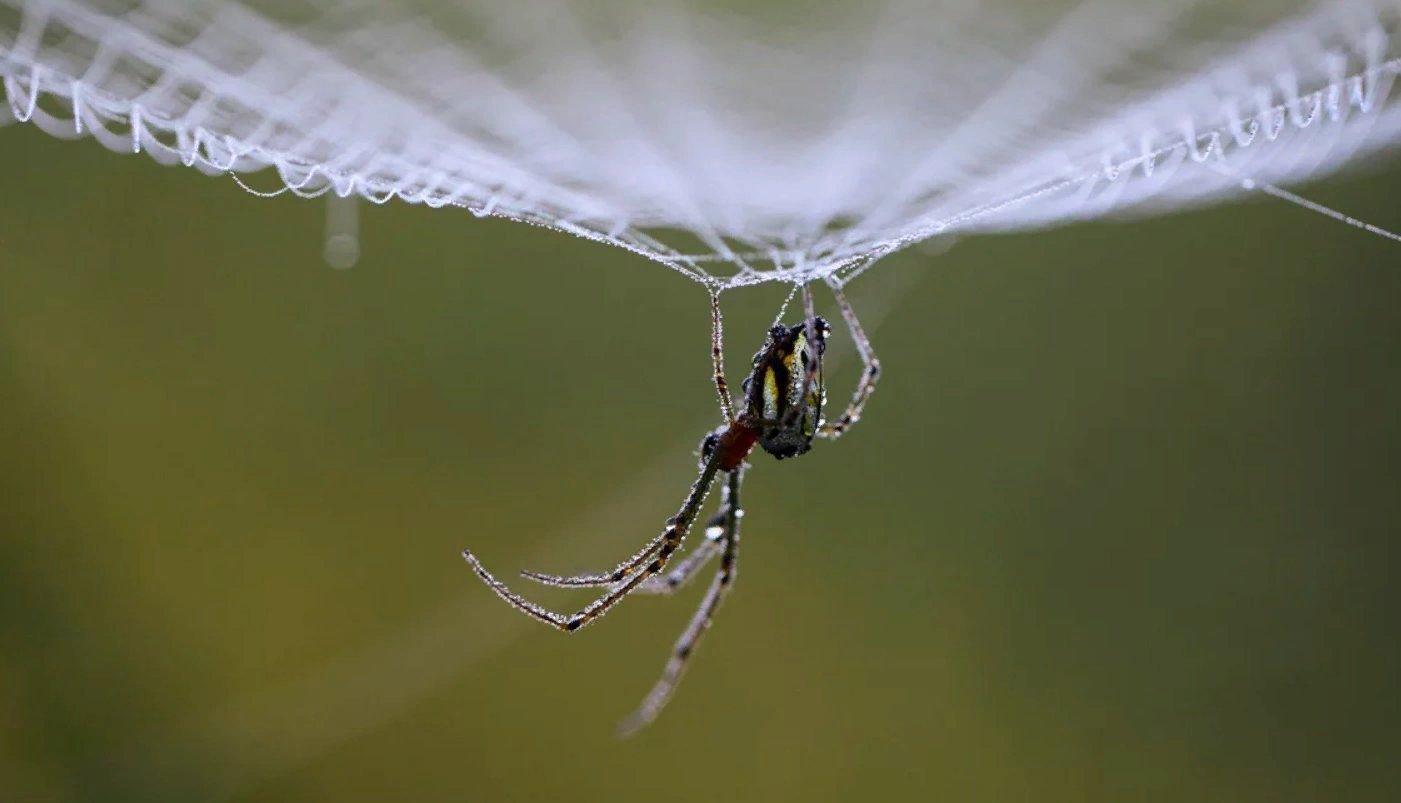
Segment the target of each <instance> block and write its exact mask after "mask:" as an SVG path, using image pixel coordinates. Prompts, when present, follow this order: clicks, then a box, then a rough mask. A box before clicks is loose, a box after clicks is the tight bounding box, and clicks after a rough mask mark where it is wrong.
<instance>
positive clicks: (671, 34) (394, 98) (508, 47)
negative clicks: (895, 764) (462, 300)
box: [0, 0, 1401, 287]
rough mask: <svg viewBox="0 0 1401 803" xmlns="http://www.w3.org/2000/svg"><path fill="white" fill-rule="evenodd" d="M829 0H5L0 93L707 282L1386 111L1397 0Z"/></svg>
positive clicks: (43, 114) (200, 153)
mask: <svg viewBox="0 0 1401 803" xmlns="http://www.w3.org/2000/svg"><path fill="white" fill-rule="evenodd" d="M830 5H832V4H829V3H820V2H798V1H795V2H788V3H784V4H779V5H777V6H775V7H774V8H773V10H768V11H754V10H752V9H749V8H748V7H747V4H740V3H734V4H726V5H725V6H724V7H722V4H720V3H715V2H711V3H702V2H697V1H696V0H687V1H686V2H680V1H679V0H607V1H605V2H593V3H587V4H586V3H578V2H569V1H568V0H511V1H510V2H506V1H505V0H466V1H465V2H454V3H447V2H431V1H430V0H417V2H402V1H401V2H393V1H391V0H385V1H384V2H376V1H375V0H300V1H299V2H288V0H255V1H254V2H232V1H229V2H224V1H222V0H221V1H219V2H209V1H208V0H148V1H146V2H141V1H139V0H86V1H85V2H78V1H77V0H28V1H26V0H0V78H3V87H4V94H5V96H6V99H7V101H8V103H7V104H5V105H4V106H0V121H6V120H9V121H13V120H18V121H27V122H30V123H33V124H35V125H38V126H39V127H41V128H42V129H43V130H45V131H47V132H49V133H51V134H54V135H56V136H63V137H74V136H91V137H94V138H96V139H97V140H99V141H100V142H102V143H103V144H104V145H106V146H107V147H109V148H111V149H113V150H116V151H126V152H131V151H137V152H140V153H144V154H146V155H148V156H150V157H152V158H154V159H156V160H157V161H160V162H162V163H166V164H181V163H183V164H185V165H190V166H194V167H197V168H200V169H202V170H205V171H206V172H210V173H224V172H234V173H238V174H243V176H244V180H245V181H246V182H247V183H248V184H249V185H252V186H257V187H265V188H268V189H271V190H277V191H285V192H293V193H297V194H299V195H320V194H324V193H328V192H331V193H336V194H339V195H358V196H361V197H363V198H365V199H368V200H370V201H374V202H387V201H390V200H394V199H398V200H402V201H407V202H410V203H421V204H427V205H430V206H450V207H461V208H466V209H468V210H470V211H472V212H473V213H475V214H477V215H498V216H504V217H509V218H513V219H518V220H522V221H526V222H530V223H535V224H539V225H545V226H550V227H553V228H557V229H562V230H564V231H568V232H571V233H574V234H577V235H580V236H585V237H589V238H591V239H595V240H599V241H603V242H607V243H611V244H614V245H618V246H621V247H624V248H627V249H630V250H632V251H633V252H635V253H637V254H640V255H643V256H646V257H648V258H651V259H654V260H656V261H658V262H661V263H664V264H666V265H668V266H670V267H672V268H674V269H677V270H679V271H681V272H683V273H685V274H687V275H688V276H690V277H691V278H694V279H697V280H700V281H703V282H706V283H710V284H713V285H715V286H718V287H728V286H735V285H742V284H751V283H755V282H760V281H766V280H775V279H777V280H793V279H797V278H818V277H822V278H828V279H830V280H833V281H842V280H844V279H845V278H849V276H850V275H852V274H853V273H854V272H856V271H859V270H860V269H862V268H863V267H864V266H865V265H867V264H869V263H870V262H872V261H873V260H874V259H876V258H878V257H880V256H882V255H884V254H888V253H891V252H892V251H895V250H897V249H899V248H901V247H904V246H906V245H909V244H912V243H916V242H919V241H921V240H925V239H928V238H931V237H938V236H947V235H952V234H955V233H959V232H969V231H982V232H993V231H1007V230H1016V229H1025V228H1028V227H1035V226H1048V225H1054V224H1058V223H1061V222H1064V221H1069V220H1077V219H1086V218H1094V217H1098V216H1103V215H1109V214H1122V213H1135V214H1142V213H1148V212H1153V211H1159V210H1170V209H1176V208H1182V207H1185V206H1189V205H1194V204H1201V203H1205V202H1214V201H1218V200H1221V199H1226V198H1229V197H1231V196H1233V195H1238V194H1240V193H1242V192H1244V191H1245V190H1244V189H1243V188H1242V187H1243V185H1247V186H1248V185H1249V184H1250V183H1251V182H1257V183H1258V182H1268V183H1272V184H1289V183H1293V182H1298V181H1301V180H1303V179H1306V178H1310V177H1314V176H1318V175H1322V174H1326V173H1328V172H1331V171H1335V170H1337V169H1339V168H1342V167H1344V166H1347V165H1349V164H1357V163H1360V162H1362V161H1363V160H1365V159H1367V158H1368V157H1369V156H1370V155H1372V154H1374V153H1375V152H1376V151H1378V150H1380V149H1382V148H1385V147H1388V146H1391V145H1393V144H1395V143H1396V142H1397V140H1398V138H1401V109H1398V104H1397V103H1395V102H1394V101H1392V99H1391V95H1390V90H1391V87H1392V83H1393V80H1394V78H1395V76H1396V73H1397V72H1398V69H1401V34H1398V32H1397V24H1398V22H1401V0H1334V2H1322V3H1318V2H1312V3H1311V2H1305V1H1304V0H1231V2H1229V3H1226V2H1220V1H1219V0H1211V1H1210V2H1208V1H1207V0H1156V1H1155V2H1153V3H1145V2H1141V1H1140V0H1103V1H1101V2H1096V1H1095V0H1087V1H1086V2H1066V0H986V2H976V0H945V1H944V2H938V3H916V2H906V0H873V2H870V3H862V4H851V5H850V6H849V7H848V8H845V9H844V10H840V11H834V10H832V9H831V8H829V6H830ZM250 174H253V175H250ZM448 213H450V212H444V214H448Z"/></svg>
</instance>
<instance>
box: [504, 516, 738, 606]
mask: <svg viewBox="0 0 1401 803" xmlns="http://www.w3.org/2000/svg"><path fill="white" fill-rule="evenodd" d="M725 515H726V513H725V509H724V508H723V507H722V508H721V509H720V511H719V512H717V513H716V514H715V515H714V516H711V517H710V519H709V520H708V521H706V523H705V529H706V532H707V533H708V532H710V531H711V530H712V529H713V528H716V527H721V526H722V525H723V524H724V522H725ZM719 552H720V547H719V545H718V544H716V543H715V542H714V541H712V540H710V539H709V538H707V539H706V540H705V541H703V542H701V543H700V544H699V545H697V546H696V548H695V549H692V550H691V551H690V553H688V554H687V555H686V557H685V559H683V560H682V561H681V562H680V563H677V564H676V568H674V569H672V570H671V571H670V572H669V573H667V575H666V576H664V577H663V576H661V575H655V576H652V577H649V578H647V580H646V582H644V583H642V585H640V586H638V587H637V588H636V589H634V590H633V593H635V594H670V593H672V592H673V591H675V590H676V589H677V588H680V587H681V586H683V585H685V584H686V582H687V581H689V580H690V579H691V575H692V574H694V573H695V571H696V570H697V569H699V568H700V567H701V566H703V565H704V564H705V563H706V562H707V561H708V560H710V559H711V558H713V557H715V555H717V554H719ZM521 576H522V577H526V578H528V579H531V580H534V581H535V582H537V583H540V584H541V585H547V586H556V587H560V588H579V587H599V586H603V587H611V586H617V585H620V583H618V582H612V581H609V580H608V579H607V578H604V577H602V576H599V578H600V579H599V580H598V581H597V582H592V583H584V582H581V580H583V579H586V578H587V577H588V575H580V576H578V577H556V576H555V575H552V574H542V573H540V572H531V571H522V572H521Z"/></svg>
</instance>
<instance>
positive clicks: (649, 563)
mask: <svg viewBox="0 0 1401 803" xmlns="http://www.w3.org/2000/svg"><path fill="white" fill-rule="evenodd" d="M720 458H721V454H720V452H719V450H716V451H714V452H713V453H712V454H710V455H709V457H708V458H707V460H706V462H705V464H704V465H703V466H702V467H701V473H700V476H699V477H697V478H696V481H695V483H693V484H692V485H691V492H690V494H688V495H687V497H686V501H685V502H684V503H683V504H682V505H681V509H680V510H679V511H678V512H677V514H676V515H675V516H673V517H672V518H671V519H670V520H669V521H667V525H666V528H665V529H663V530H662V532H661V534H660V535H658V536H657V537H656V538H653V539H652V540H651V541H650V542H649V543H648V544H647V546H646V547H644V548H643V549H642V551H641V552H638V553H637V554H636V555H634V556H633V557H632V558H629V559H628V560H626V561H624V562H622V563H620V564H618V567H617V568H616V569H614V570H613V572H611V573H610V574H607V575H581V576H579V577H575V578H550V579H558V580H560V581H561V582H560V583H557V584H558V585H601V584H605V585H609V586H610V588H609V590H608V592H607V593H605V594H604V595H603V596H601V597H599V598H598V599H596V600H594V601H593V602H591V603H589V605H587V606H586V607H584V608H582V609H580V610H579V611H577V612H576V613H574V614H573V615H571V616H566V615H564V614H559V613H555V612H554V611H550V610H546V609H545V608H542V607H541V606H539V605H537V604H535V603H533V602H531V601H530V600H527V599H526V598H525V597H522V596H521V595H519V594H517V593H516V592H514V591H512V590H511V589H510V588H509V587H507V585H506V584H505V583H503V582H501V581H500V580H498V579H496V578H495V577H494V576H492V574H491V573H490V572H488V571H487V570H486V568H485V567H484V566H482V564H481V561H479V560H477V557H476V556H475V555H473V554H472V553H471V551H469V550H463V552H462V558H463V559H464V560H466V561H467V563H468V564H469V565H471V567H472V570H473V571H475V572H476V573H477V576H478V577H480V578H482V581H483V582H485V583H486V584H487V586H488V587H490V588H491V590H492V591H495V592H496V595H497V596H499V597H501V599H503V600H505V601H506V602H507V603H508V604H510V605H511V607H513V608H515V609H516V610H519V611H520V612H521V613H524V614H526V615H527V616H530V617H531V618H533V619H538V620H539V621H541V622H544V623H545V624H547V625H550V626H552V627H555V628H558V629H559V630H563V631H566V632H572V631H575V630H578V629H579V628H581V627H583V626H584V625H586V624H588V623H589V622H592V621H593V620H594V619H597V618H598V617H600V616H602V615H603V614H605V613H607V612H608V610H609V609H610V608H612V607H613V606H614V605H616V604H618V602H620V601H622V599H623V598H624V597H626V596H627V595H628V594H631V593H632V592H633V590H634V589H636V588H637V587H638V586H639V585H641V584H642V582H643V581H644V580H646V579H647V578H648V577H651V576H652V575H655V574H659V573H661V571H662V570H663V569H665V568H666V565H667V562H668V561H669V560H670V559H671V556H672V555H673V554H674V553H675V552H676V550H677V549H679V548H680V547H681V542H682V540H683V539H684V538H685V537H686V532H687V531H688V530H689V529H690V527H691V523H692V522H694V521H695V519H696V516H697V515H698V514H699V513H700V509H701V505H702V504H704V502H705V496H706V494H707V493H709V492H710V486H711V485H713V484H714V483H715V475H716V474H717V473H718V472H719V470H720ZM639 567H640V571H639ZM540 577H545V578H549V575H540ZM537 579H538V578H537ZM600 580H602V581H603V582H599V581H600ZM552 584H555V583H552Z"/></svg>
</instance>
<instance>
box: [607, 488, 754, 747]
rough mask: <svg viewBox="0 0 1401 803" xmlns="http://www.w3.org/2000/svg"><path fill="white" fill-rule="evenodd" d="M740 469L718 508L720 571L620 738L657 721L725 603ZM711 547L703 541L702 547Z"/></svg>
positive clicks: (735, 548)
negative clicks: (720, 518)
mask: <svg viewBox="0 0 1401 803" xmlns="http://www.w3.org/2000/svg"><path fill="white" fill-rule="evenodd" d="M743 471H744V468H743V467H740V468H737V469H735V470H734V471H732V472H730V476H729V480H728V482H727V483H726V485H725V490H724V493H725V500H724V502H723V503H722V505H721V512H722V513H723V514H724V515H725V519H724V521H723V523H722V525H721V526H723V528H724V530H723V532H722V534H721V540H720V549H721V555H720V568H719V569H718V570H717V571H716V572H715V579H714V580H712V581H711V582H710V588H709V590H707V591H706V592H705V598H704V599H702V600H701V604H700V607H699V608H697V609H696V613H695V615H694V616H692V617H691V621H690V623H689V624H688V625H686V629H685V630H683V631H682V632H681V637H680V638H679V639H677V640H676V645H675V646H674V647H672V651H671V658H670V659H668V660H667V662H666V666H665V667H663V669H662V676H661V678H660V679H659V680H658V681H657V683H656V685H655V686H653V687H652V690H651V691H650V692H648V693H647V696H646V697H645V698H643V700H642V704H641V705H639V706H638V707H637V710H636V711H634V712H633V713H632V714H631V715H629V716H628V718H627V719H624V720H623V721H622V722H621V723H620V724H619V725H618V733H619V735H621V736H629V735H631V734H633V733H636V732H637V731H638V730H640V729H641V728H642V727H644V726H645V725H647V724H648V723H650V722H652V720H654V719H656V718H657V714H659V713H661V710H662V708H663V707H664V706H665V705H666V704H667V701H668V700H670V699H671V693H672V692H673V691H675V689H676V684H677V683H678V682H680V680H681V675H682V673H684V672H685V671H686V662H687V661H688V660H689V659H690V657H691V655H692V654H693V653H694V652H695V649H696V645H697V644H698V643H699V642H700V639H701V636H703V635H705V631H706V630H708V629H709V628H710V623H711V620H712V619H714V617H715V612H716V611H718V610H719V609H720V604H721V603H723V602H724V601H725V597H726V595H727V594H728V593H729V591H730V589H731V588H732V587H733V586H734V580H735V576H736V575H737V572H738V570H737V563H738V559H739V523H740V519H742V518H743V517H744V510H743V508H741V507H740V502H739V485H740V480H742V479H743V477H742V476H741V475H742V473H743ZM706 546H713V545H712V543H711V542H709V541H707V542H706V544H704V545H702V548H703V547H706Z"/></svg>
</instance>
